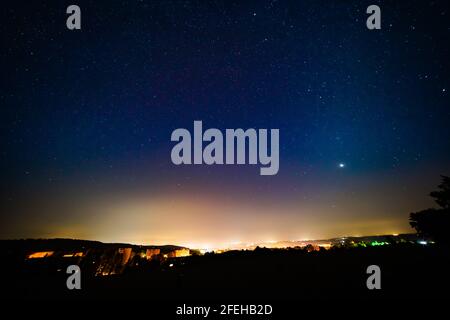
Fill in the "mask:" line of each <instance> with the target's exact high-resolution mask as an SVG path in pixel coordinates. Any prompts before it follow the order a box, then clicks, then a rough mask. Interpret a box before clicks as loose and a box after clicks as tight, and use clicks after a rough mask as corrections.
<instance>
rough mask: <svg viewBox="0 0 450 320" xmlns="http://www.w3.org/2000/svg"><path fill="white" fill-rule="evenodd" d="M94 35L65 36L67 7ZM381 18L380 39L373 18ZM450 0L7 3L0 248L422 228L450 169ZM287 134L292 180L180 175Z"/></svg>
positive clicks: (218, 241) (230, 169)
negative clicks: (247, 141) (203, 142)
mask: <svg viewBox="0 0 450 320" xmlns="http://www.w3.org/2000/svg"><path fill="white" fill-rule="evenodd" d="M71 4H77V5H79V6H80V8H81V15H82V22H81V24H82V28H81V30H75V31H70V30H68V29H67V28H66V18H67V14H66V8H67V6H69V5H71ZM371 4H377V5H379V6H380V8H381V14H382V21H381V27H382V28H381V30H373V31H370V30H368V29H367V28H366V19H367V17H368V15H367V14H366V8H367V7H368V6H369V5H371ZM449 9H450V6H449V3H448V1H408V2H407V3H406V2H403V1H350V0H348V1H344V0H329V1H321V0H309V1H281V0H280V1H276V0H272V1H181V0H180V1H114V2H112V1H84V0H77V1H45V2H31V3H30V2H25V1H14V2H12V1H9V2H8V3H5V4H3V9H2V12H1V13H0V15H1V21H2V23H1V25H0V29H1V35H2V50H1V51H0V55H1V59H0V65H1V70H2V77H1V78H2V80H1V82H2V86H1V87H2V90H1V91H0V106H1V110H0V112H1V118H0V124H1V126H0V132H1V137H2V139H1V141H2V143H1V144H2V147H1V149H0V168H1V172H2V179H1V190H2V198H3V199H4V200H3V201H2V205H1V206H2V210H1V224H0V231H1V233H0V237H1V238H2V239H11V238H13V239H14V238H38V237H70V238H84V239H92V240H100V241H111V242H112V241H115V242H119V241H120V242H132V243H138V244H140V243H142V244H166V243H171V244H182V245H189V246H200V247H201V246H203V247H207V246H219V245H226V244H227V243H236V242H254V241H273V240H296V239H318V238H328V237H335V236H345V235H370V234H386V233H401V232H411V231H412V230H411V229H410V228H409V224H408V215H409V213H410V212H412V211H417V210H421V209H424V208H427V207H430V206H432V205H433V203H432V201H431V200H430V199H429V197H428V196H427V194H428V193H429V191H431V190H433V188H434V187H435V186H436V185H437V184H438V182H439V175H440V174H449V171H450V139H449V137H450V126H449V120H450V108H449V107H450V105H449V102H450V99H449V97H450V95H449V94H450V93H449V90H450V62H449V61H450V59H449V56H450V10H449ZM194 120H202V121H203V127H204V128H219V129H222V130H225V129H226V128H243V129H247V128H257V129H258V128H267V129H270V128H278V129H280V170H279V172H278V174H277V175H274V176H260V175H259V165H257V166H255V165H240V166H225V165H223V166H220V165H213V166H207V165H199V166H193V165H191V166H175V165H173V164H172V162H171V158H170V152H171V149H172V147H173V145H174V143H173V142H171V141H170V135H171V133H172V131H173V130H175V129H176V128H187V129H189V130H190V131H191V132H192V130H193V121H194Z"/></svg>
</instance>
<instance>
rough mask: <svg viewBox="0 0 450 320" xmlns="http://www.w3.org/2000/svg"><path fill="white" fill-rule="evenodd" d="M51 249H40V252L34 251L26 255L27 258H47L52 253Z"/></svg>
mask: <svg viewBox="0 0 450 320" xmlns="http://www.w3.org/2000/svg"><path fill="white" fill-rule="evenodd" d="M53 253H54V252H53V251H40V252H34V253H32V254H30V255H28V257H27V258H28V259H40V258H47V257H50V256H52V255H53Z"/></svg>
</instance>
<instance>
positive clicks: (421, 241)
mask: <svg viewBox="0 0 450 320" xmlns="http://www.w3.org/2000/svg"><path fill="white" fill-rule="evenodd" d="M418 243H419V244H421V245H424V246H425V245H427V244H428V242H426V241H424V240H420V241H418Z"/></svg>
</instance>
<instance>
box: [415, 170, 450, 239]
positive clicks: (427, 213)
mask: <svg viewBox="0 0 450 320" xmlns="http://www.w3.org/2000/svg"><path fill="white" fill-rule="evenodd" d="M441 178H442V182H441V184H440V185H439V186H438V189H439V190H437V191H433V192H431V193H430V196H431V197H433V198H434V200H435V202H436V203H437V204H438V205H439V207H440V208H437V209H435V208H431V209H426V210H422V211H419V212H412V213H410V215H409V224H410V225H411V227H413V228H414V229H416V231H417V233H418V234H419V235H421V236H425V237H430V238H432V239H433V240H435V241H436V242H438V243H446V244H448V243H449V237H448V235H447V234H448V232H449V230H450V177H447V176H441Z"/></svg>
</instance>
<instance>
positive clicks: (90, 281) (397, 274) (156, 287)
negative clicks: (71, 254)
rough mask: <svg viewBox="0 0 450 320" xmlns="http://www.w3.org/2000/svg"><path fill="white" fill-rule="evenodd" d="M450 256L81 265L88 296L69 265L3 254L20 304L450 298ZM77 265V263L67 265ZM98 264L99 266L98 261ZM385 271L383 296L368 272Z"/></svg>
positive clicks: (291, 254) (414, 251) (381, 251)
mask: <svg viewBox="0 0 450 320" xmlns="http://www.w3.org/2000/svg"><path fill="white" fill-rule="evenodd" d="M448 261H449V250H447V249H445V248H440V247H438V246H435V245H430V246H420V245H412V244H404V245H391V246H383V247H367V248H335V249H330V250H321V251H313V252H307V251H306V250H299V249H283V250H281V249H276V250H269V249H257V250H255V251H233V252H227V253H223V254H209V255H204V256H190V257H185V258H172V259H170V258H169V259H164V260H151V261H146V260H143V259H142V260H136V261H134V262H133V264H131V265H130V266H129V267H127V268H126V269H125V270H124V271H123V272H122V273H121V274H115V275H107V276H101V275H100V276H99V275H97V276H96V275H94V274H93V272H92V270H90V269H89V268H90V266H89V265H86V263H87V262H86V261H85V262H83V263H82V264H81V265H80V267H81V275H82V277H81V287H82V288H81V290H68V289H67V287H66V279H67V277H68V276H69V275H68V274H66V272H65V271H66V269H65V268H66V266H65V265H63V264H61V263H59V262H57V261H56V260H55V261H52V260H51V259H50V258H49V259H47V260H46V261H44V260H43V259H41V260H39V261H31V262H30V261H27V260H24V259H22V258H20V257H19V256H17V255H16V256H14V253H12V254H11V253H10V254H7V255H3V258H2V269H4V273H3V275H4V281H3V288H4V290H5V292H7V293H8V296H9V298H13V299H69V300H72V299H77V300H79V299H119V300H122V299H124V300H128V299H139V300H140V299H143V300H152V301H182V302H186V303H189V302H195V301H201V302H205V303H208V302H220V303H222V302H223V303H225V302H226V301H253V302H257V303H262V302H264V301H279V300H304V299H314V300H317V299H320V300H322V299H332V300H333V299H350V300H355V299H356V300H357V299H420V300H422V299H442V298H447V296H448V295H447V294H446V291H447V288H448V287H449V284H450V281H449V278H450V276H449V275H448ZM64 263H65V264H71V263H73V262H69V261H68V262H64ZM92 264H95V262H94V261H93V262H92ZM369 265H378V266H379V267H380V268H381V286H382V289H381V290H368V289H367V286H366V280H367V278H368V276H369V275H368V274H367V273H366V269H367V267H368V266H369Z"/></svg>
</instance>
